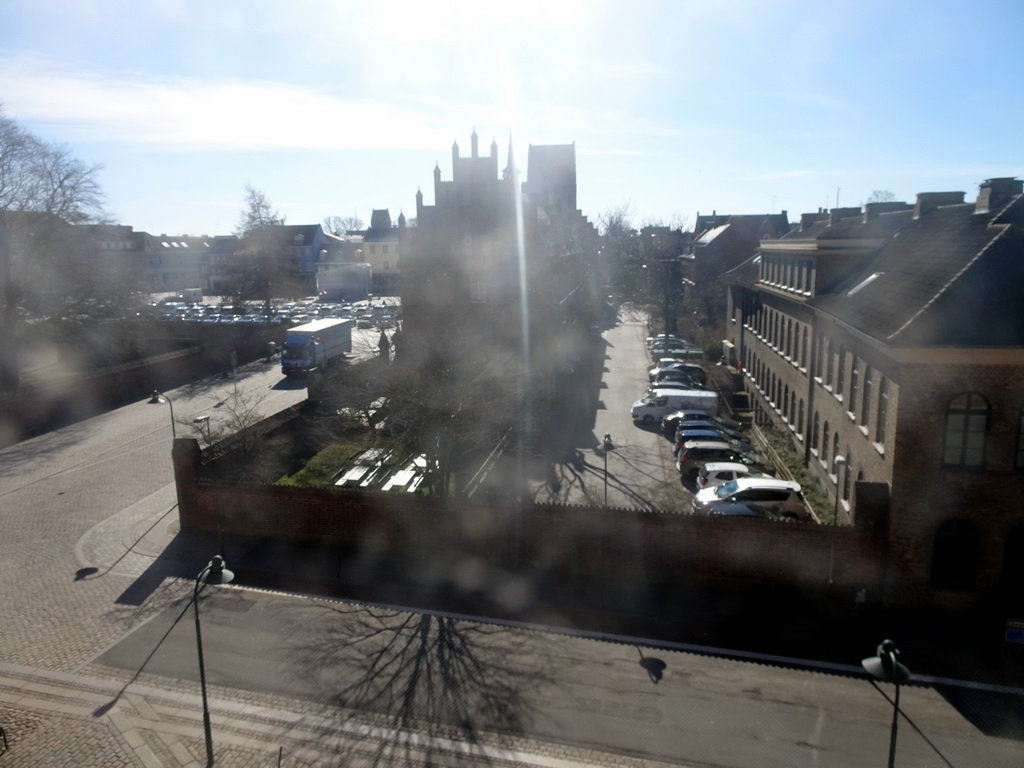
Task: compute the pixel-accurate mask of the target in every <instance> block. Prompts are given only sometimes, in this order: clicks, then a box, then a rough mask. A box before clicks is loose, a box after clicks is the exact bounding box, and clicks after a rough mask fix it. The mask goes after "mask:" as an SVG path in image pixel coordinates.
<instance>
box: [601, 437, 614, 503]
mask: <svg viewBox="0 0 1024 768" xmlns="http://www.w3.org/2000/svg"><path fill="white" fill-rule="evenodd" d="M602 445H603V446H604V505H605V506H606V507H607V506H608V451H610V450H611V449H612V448H614V447H615V446H614V445H612V435H611V432H605V433H604V443H603V444H602Z"/></svg>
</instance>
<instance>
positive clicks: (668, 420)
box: [661, 409, 742, 437]
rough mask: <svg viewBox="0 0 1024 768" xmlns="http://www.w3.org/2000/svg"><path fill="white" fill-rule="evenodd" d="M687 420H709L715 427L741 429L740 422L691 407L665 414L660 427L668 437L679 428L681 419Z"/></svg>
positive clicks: (673, 434) (672, 435)
mask: <svg viewBox="0 0 1024 768" xmlns="http://www.w3.org/2000/svg"><path fill="white" fill-rule="evenodd" d="M689 420H693V421H704V422H711V423H713V424H715V428H716V429H717V428H718V427H720V426H721V427H725V428H727V429H732V430H736V431H739V430H741V429H742V427H741V425H740V423H739V422H737V421H732V420H731V419H725V418H722V417H721V416H714V415H712V414H710V413H708V412H707V411H697V410H692V409H689V410H682V411H672V412H670V413H668V414H666V415H665V416H664V418H662V420H661V429H662V431H663V432H664V433H665V434H666V435H667V436H668V437H674V436H675V434H676V430H677V429H678V428H679V424H680V423H681V422H683V421H689Z"/></svg>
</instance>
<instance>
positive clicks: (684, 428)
mask: <svg viewBox="0 0 1024 768" xmlns="http://www.w3.org/2000/svg"><path fill="white" fill-rule="evenodd" d="M697 429H702V430H711V431H712V432H717V433H718V434H720V435H722V436H723V437H725V438H726V439H727V440H734V441H736V442H737V443H743V445H744V446H746V447H745V448H744V449H743V450H745V451H752V450H754V446H753V444H752V443H751V442H750V438H749V437H748V436H747V435H746V434H744V433H743V432H740V431H739V430H738V429H729V428H728V427H724V426H722V425H721V424H719V423H717V422H715V421H712V420H711V419H708V420H707V421H703V420H701V419H686V420H685V421H680V422H679V425H678V426H677V427H676V434H675V441H676V442H677V443H678V442H679V441H680V440H681V439H682V436H683V434H684V433H687V432H692V431H694V430H697Z"/></svg>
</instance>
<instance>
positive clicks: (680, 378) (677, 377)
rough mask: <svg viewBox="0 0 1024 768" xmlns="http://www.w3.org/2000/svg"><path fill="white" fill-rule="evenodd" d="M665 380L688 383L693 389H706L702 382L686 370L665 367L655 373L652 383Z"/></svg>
mask: <svg viewBox="0 0 1024 768" xmlns="http://www.w3.org/2000/svg"><path fill="white" fill-rule="evenodd" d="M665 381H674V382H679V383H682V384H689V385H690V386H691V387H692V388H693V389H706V387H705V386H704V382H703V381H702V380H701V379H700V378H698V377H696V376H694V375H693V374H691V373H688V372H687V371H679V370H676V369H674V368H666V369H665V370H663V371H658V373H657V374H656V375H655V377H654V379H653V380H652V383H654V384H660V383H662V382H665Z"/></svg>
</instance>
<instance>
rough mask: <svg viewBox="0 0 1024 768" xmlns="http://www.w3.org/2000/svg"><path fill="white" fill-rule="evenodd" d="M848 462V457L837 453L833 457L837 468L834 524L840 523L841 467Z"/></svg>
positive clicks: (833, 510) (833, 513) (833, 511)
mask: <svg viewBox="0 0 1024 768" xmlns="http://www.w3.org/2000/svg"><path fill="white" fill-rule="evenodd" d="M844 464H846V457H845V456H840V455H836V456H835V457H833V459H832V466H834V467H835V468H836V504H835V507H833V509H832V525H838V524H839V468H840V467H842V466H843V465H844Z"/></svg>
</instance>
